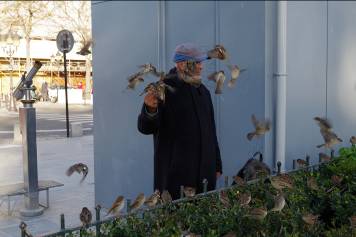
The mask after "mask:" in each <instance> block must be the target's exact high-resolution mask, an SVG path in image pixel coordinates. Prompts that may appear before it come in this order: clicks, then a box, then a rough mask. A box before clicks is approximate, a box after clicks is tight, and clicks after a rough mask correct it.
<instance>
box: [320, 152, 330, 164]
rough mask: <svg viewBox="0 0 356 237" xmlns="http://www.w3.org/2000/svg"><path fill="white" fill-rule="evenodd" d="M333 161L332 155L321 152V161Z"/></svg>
mask: <svg viewBox="0 0 356 237" xmlns="http://www.w3.org/2000/svg"><path fill="white" fill-rule="evenodd" d="M329 161H331V157H330V156H328V155H327V154H325V153H323V152H320V153H319V162H329Z"/></svg>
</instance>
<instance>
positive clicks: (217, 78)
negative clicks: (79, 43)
mask: <svg viewBox="0 0 356 237" xmlns="http://www.w3.org/2000/svg"><path fill="white" fill-rule="evenodd" d="M225 78H226V77H225V72H224V71H222V70H221V71H218V72H213V73H212V74H210V75H209V76H208V79H209V80H211V81H214V82H215V83H216V88H215V94H222V89H223V86H224V81H225Z"/></svg>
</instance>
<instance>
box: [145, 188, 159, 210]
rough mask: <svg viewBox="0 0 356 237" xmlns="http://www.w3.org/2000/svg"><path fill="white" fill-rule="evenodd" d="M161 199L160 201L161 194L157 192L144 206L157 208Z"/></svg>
mask: <svg viewBox="0 0 356 237" xmlns="http://www.w3.org/2000/svg"><path fill="white" fill-rule="evenodd" d="M159 199H160V192H159V190H155V191H154V193H153V194H152V195H151V196H150V197H148V198H147V199H146V201H145V203H144V204H145V205H146V206H148V207H154V206H156V204H157V202H158V200H159Z"/></svg>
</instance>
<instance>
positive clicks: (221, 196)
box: [219, 190, 231, 208]
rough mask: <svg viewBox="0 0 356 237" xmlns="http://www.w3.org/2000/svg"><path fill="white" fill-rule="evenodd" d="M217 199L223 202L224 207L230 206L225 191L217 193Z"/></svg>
mask: <svg viewBox="0 0 356 237" xmlns="http://www.w3.org/2000/svg"><path fill="white" fill-rule="evenodd" d="M219 200H220V202H221V203H222V204H223V206H224V207H226V208H230V207H231V204H230V200H229V197H228V195H227V192H226V191H224V190H222V191H221V192H220V193H219Z"/></svg>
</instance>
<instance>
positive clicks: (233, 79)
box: [227, 65, 247, 88]
mask: <svg viewBox="0 0 356 237" xmlns="http://www.w3.org/2000/svg"><path fill="white" fill-rule="evenodd" d="M227 67H228V68H229V69H230V71H231V79H230V81H229V83H228V84H227V86H228V87H230V88H233V87H234V86H235V83H236V81H237V78H238V77H239V76H240V74H241V73H242V72H244V71H246V70H247V69H240V68H239V66H237V65H228V66H227Z"/></svg>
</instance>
